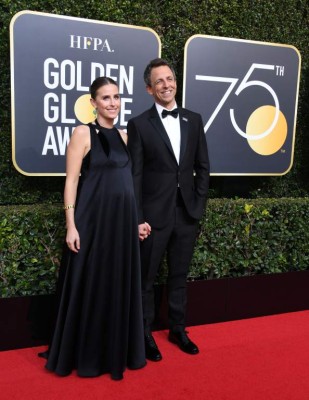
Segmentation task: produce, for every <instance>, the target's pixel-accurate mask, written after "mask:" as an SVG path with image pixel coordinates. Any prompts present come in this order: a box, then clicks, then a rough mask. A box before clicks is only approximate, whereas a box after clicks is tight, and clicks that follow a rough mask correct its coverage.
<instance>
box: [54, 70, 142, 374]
mask: <svg viewBox="0 0 309 400" xmlns="http://www.w3.org/2000/svg"><path fill="white" fill-rule="evenodd" d="M90 92H91V103H92V105H93V106H94V107H95V108H96V111H97V119H96V120H95V122H94V123H90V124H88V125H80V126H78V127H77V128H76V129H75V130H74V132H73V135H72V137H71V140H70V143H69V145H68V149H67V166H66V183H65V190H64V204H65V205H64V209H65V213H66V227H67V235H66V243H67V248H66V250H65V252H64V254H63V258H62V263H61V271H60V276H61V277H62V278H61V296H60V301H59V308H58V313H57V319H56V323H55V329H54V333H53V338H52V342H51V344H50V346H49V351H48V360H47V364H46V368H47V369H48V370H50V371H54V372H55V373H57V374H58V375H62V376H65V375H68V374H70V373H71V372H72V371H73V370H76V372H77V374H78V375H79V376H83V377H95V376H99V375H101V374H104V373H110V374H111V377H112V379H115V380H117V379H122V377H123V372H124V370H125V368H126V367H128V368H130V369H138V368H141V367H143V366H144V365H145V364H146V362H145V350H144V337H143V321H142V305H141V304H142V303H141V287H140V285H141V284H140V261H139V237H138V226H137V216H136V209H135V199H134V192H133V183H132V177H131V163H130V157H129V153H128V150H127V148H126V140H127V138H126V133H125V132H122V131H118V130H117V129H116V128H115V127H114V125H113V124H114V119H115V118H116V117H117V115H118V113H119V109H120V97H119V91H118V87H117V84H116V82H115V81H114V80H112V79H110V78H106V77H100V78H97V79H96V80H95V81H94V82H93V83H92V85H91V87H90ZM140 239H141V240H142V239H143V237H140Z"/></svg>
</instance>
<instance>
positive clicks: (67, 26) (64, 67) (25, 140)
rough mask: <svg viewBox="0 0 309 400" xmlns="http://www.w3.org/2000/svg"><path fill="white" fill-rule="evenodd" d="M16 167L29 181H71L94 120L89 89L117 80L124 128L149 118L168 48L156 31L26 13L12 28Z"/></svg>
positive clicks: (12, 22) (14, 161) (22, 13)
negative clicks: (147, 71)
mask: <svg viewBox="0 0 309 400" xmlns="http://www.w3.org/2000/svg"><path fill="white" fill-rule="evenodd" d="M10 28H11V31H10V34H11V72H12V81H11V82H12V83H11V87H12V144H13V146H12V148H13V163H14V165H15V167H16V168H17V170H18V171H19V172H21V173H23V174H25V175H64V173H65V152H66V148H67V144H68V142H69V140H70V136H71V134H72V131H73V129H74V128H75V126H77V125H80V124H81V123H88V122H90V121H92V120H93V119H94V115H93V109H92V107H91V105H90V101H89V99H90V96H89V86H90V85H91V83H92V81H93V80H94V79H95V78H97V77H98V76H102V75H106V76H110V77H111V78H113V79H115V80H116V81H117V83H118V85H119V92H120V96H121V112H120V115H119V117H118V120H117V121H116V123H117V126H118V127H121V128H125V127H126V125H127V122H128V120H129V118H131V117H132V116H133V115H137V114H139V113H141V112H142V111H144V109H145V108H146V107H147V104H149V106H150V104H151V99H150V97H149V95H148V94H147V93H146V90H145V85H144V83H143V72H144V68H145V66H146V65H147V64H148V62H149V60H151V59H152V58H155V57H158V56H159V55H160V51H161V43H160V39H159V37H158V35H157V34H156V33H155V32H154V31H153V30H151V29H149V28H142V27H136V26H129V25H122V24H113V23H107V22H100V21H92V20H86V19H80V18H73V17H64V16H58V15H52V14H43V13H36V12H30V11H23V12H20V13H18V14H16V15H15V16H14V17H13V19H12V21H11V27H10Z"/></svg>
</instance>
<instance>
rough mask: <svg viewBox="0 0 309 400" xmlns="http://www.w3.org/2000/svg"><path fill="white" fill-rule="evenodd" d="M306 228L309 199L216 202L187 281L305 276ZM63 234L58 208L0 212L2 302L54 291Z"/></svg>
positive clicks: (211, 205) (206, 218)
mask: <svg viewBox="0 0 309 400" xmlns="http://www.w3.org/2000/svg"><path fill="white" fill-rule="evenodd" d="M308 226H309V198H303V199H301V198H298V199H291V198H290V199H287V198H283V199H255V200H247V199H237V200H231V199H211V200H209V202H208V205H207V210H206V213H205V215H204V217H203V219H202V221H201V223H200V230H199V234H198V237H197V242H196V246H195V251H194V255H193V260H192V263H191V267H190V272H189V279H190V280H196V279H212V278H223V277H240V276H250V275H256V274H269V273H279V272H288V271H301V270H306V269H308V268H309V229H308ZM64 235H65V232H64V215H63V211H62V208H61V206H60V205H40V206H15V207H13V206H2V207H0V297H12V296H23V295H38V294H48V293H52V292H53V291H54V290H55V283H56V279H57V272H58V268H59V264H60V259H61V252H62V248H63V243H64ZM166 272H167V271H166V264H163V268H162V269H161V271H160V274H159V276H158V278H157V282H160V283H162V282H164V281H165V280H166Z"/></svg>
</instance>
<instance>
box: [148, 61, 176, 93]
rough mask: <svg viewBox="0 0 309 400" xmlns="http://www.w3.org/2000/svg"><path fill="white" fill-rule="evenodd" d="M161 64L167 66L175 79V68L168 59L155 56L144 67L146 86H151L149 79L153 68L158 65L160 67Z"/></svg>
mask: <svg viewBox="0 0 309 400" xmlns="http://www.w3.org/2000/svg"><path fill="white" fill-rule="evenodd" d="M162 66H167V67H169V68H170V70H171V71H172V73H173V75H174V78H175V80H176V74H175V70H174V68H173V67H172V65H171V64H170V63H169V62H168V61H166V60H164V59H163V58H155V59H154V60H151V61H150V62H149V64H148V65H147V67H146V68H145V71H144V81H145V83H146V86H151V80H150V75H151V71H152V70H153V69H154V68H158V67H162Z"/></svg>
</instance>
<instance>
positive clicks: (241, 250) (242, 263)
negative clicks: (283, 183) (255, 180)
mask: <svg viewBox="0 0 309 400" xmlns="http://www.w3.org/2000/svg"><path fill="white" fill-rule="evenodd" d="M308 224H309V198H303V199H301V198H299V199H287V198H282V199H254V200H247V199H237V200H231V199H213V200H209V203H208V208H207V211H206V214H205V216H204V218H203V220H202V221H201V225H200V232H199V236H198V239H197V244H196V247H195V252H194V257H193V261H192V265H191V270H190V274H189V277H191V278H192V279H196V278H197V277H198V278H204V279H205V278H206V279H211V278H222V277H239V276H250V275H256V274H267V273H277V272H288V271H295V270H297V271H300V270H306V269H308V268H309V229H308Z"/></svg>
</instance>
